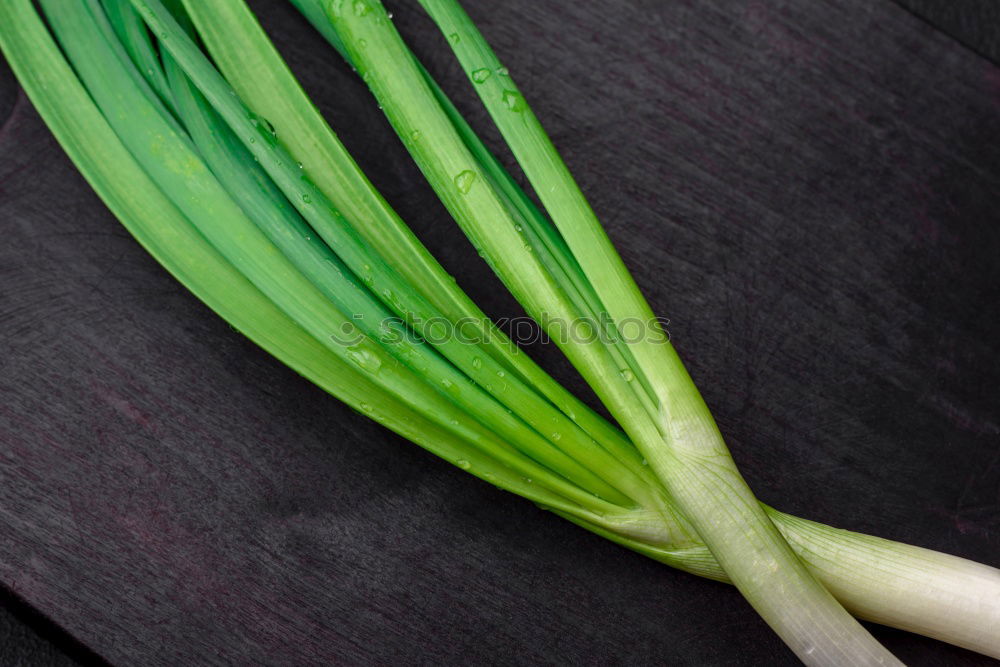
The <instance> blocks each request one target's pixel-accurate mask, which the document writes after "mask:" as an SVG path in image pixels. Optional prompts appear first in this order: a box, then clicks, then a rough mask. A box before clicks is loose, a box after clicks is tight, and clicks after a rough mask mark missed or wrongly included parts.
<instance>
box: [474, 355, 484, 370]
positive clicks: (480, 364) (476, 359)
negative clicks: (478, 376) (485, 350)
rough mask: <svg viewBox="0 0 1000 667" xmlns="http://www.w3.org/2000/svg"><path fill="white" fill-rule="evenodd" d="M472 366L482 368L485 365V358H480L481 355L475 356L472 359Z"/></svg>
mask: <svg viewBox="0 0 1000 667" xmlns="http://www.w3.org/2000/svg"><path fill="white" fill-rule="evenodd" d="M472 367H473V368H476V369H479V368H482V367H483V360H482V359H480V358H479V357H473V359H472Z"/></svg>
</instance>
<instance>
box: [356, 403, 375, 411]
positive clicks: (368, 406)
mask: <svg viewBox="0 0 1000 667" xmlns="http://www.w3.org/2000/svg"><path fill="white" fill-rule="evenodd" d="M359 407H360V408H361V409H362V410H364V411H365V412H373V411H374V410H375V408H373V407H372V406H371V404H370V403H362V404H361V405H360V406H359Z"/></svg>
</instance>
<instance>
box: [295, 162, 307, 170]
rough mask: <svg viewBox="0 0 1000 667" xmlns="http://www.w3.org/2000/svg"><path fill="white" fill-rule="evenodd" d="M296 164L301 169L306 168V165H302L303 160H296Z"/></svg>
mask: <svg viewBox="0 0 1000 667" xmlns="http://www.w3.org/2000/svg"><path fill="white" fill-rule="evenodd" d="M295 165H296V166H297V167H298V168H299V169H305V167H303V166H302V163H301V162H296V163H295Z"/></svg>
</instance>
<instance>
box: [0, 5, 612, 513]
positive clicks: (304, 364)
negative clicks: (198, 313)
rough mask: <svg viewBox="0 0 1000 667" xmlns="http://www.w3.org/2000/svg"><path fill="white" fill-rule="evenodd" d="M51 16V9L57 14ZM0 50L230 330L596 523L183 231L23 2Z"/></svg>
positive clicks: (387, 420) (500, 479) (125, 212)
mask: <svg viewBox="0 0 1000 667" xmlns="http://www.w3.org/2000/svg"><path fill="white" fill-rule="evenodd" d="M57 9H61V7H60V8H57ZM0 49H2V51H3V53H4V56H5V57H6V58H7V61H8V62H9V63H10V65H11V67H12V69H13V70H14V73H15V74H16V76H17V78H18V81H20V83H21V85H22V86H23V87H24V89H25V91H26V92H27V94H28V96H29V97H30V98H31V100H32V103H33V104H34V106H35V108H36V109H37V110H38V112H39V113H40V115H41V116H42V118H43V119H44V120H45V122H46V124H47V125H48V126H49V128H50V129H51V130H52V132H53V134H54V135H55V136H56V138H57V139H58V141H59V143H60V144H61V145H62V146H63V148H64V150H65V151H66V153H67V154H68V155H69V157H70V158H71V159H72V160H73V162H74V164H75V165H76V166H77V168H78V169H79V170H80V172H81V173H82V174H83V175H84V177H85V178H86V179H87V181H88V182H89V183H90V185H91V186H92V187H93V188H94V190H95V192H97V193H98V195H99V196H100V197H101V199H102V200H103V201H104V202H105V204H106V205H107V206H108V208H109V209H110V210H111V211H112V213H114V214H115V216H116V217H118V219H119V220H121V221H122V223H123V224H124V225H125V227H126V228H127V229H128V230H129V232H130V233H131V234H132V235H133V236H134V237H135V238H136V240H137V241H139V243H140V244H142V246H143V247H144V248H145V249H146V250H147V251H148V252H149V253H150V254H151V255H152V256H153V257H155V258H156V259H157V261H158V262H160V264H161V265H163V266H164V268H166V269H167V270H168V271H169V272H170V273H171V274H172V275H173V276H174V277H175V278H176V279H177V280H178V281H179V282H181V283H182V284H183V285H185V287H187V288H188V289H189V290H190V291H191V292H192V293H194V294H195V295H196V296H198V298H199V299H201V300H202V301H203V302H204V303H205V304H206V305H208V306H209V307H210V308H211V309H212V310H213V311H215V312H216V313H218V314H219V315H220V316H222V317H223V318H225V319H226V320H227V321H228V322H229V323H230V324H231V325H232V326H233V327H234V328H236V329H237V330H239V331H240V332H242V333H243V334H244V335H246V336H247V337H248V338H250V339H251V340H253V341H254V342H255V343H257V344H258V345H260V346H261V347H263V348H264V349H265V350H267V351H268V352H270V353H271V354H273V355H274V356H275V357H277V358H278V359H279V360H281V361H282V362H283V363H285V364H286V365H288V366H289V367H291V368H292V369H293V370H295V371H296V372H298V373H300V374H301V375H303V376H305V377H306V378H308V379H309V380H310V381H312V382H314V383H315V384H317V385H318V386H320V387H321V388H323V389H324V390H325V391H328V392H329V393H331V394H333V395H334V396H337V397H338V398H339V399H340V400H342V401H344V402H345V403H347V404H348V405H350V406H352V407H353V408H354V409H355V410H357V411H359V412H360V413H362V414H364V415H366V416H368V417H370V418H372V419H374V420H376V421H378V422H379V423H381V424H383V425H385V426H386V427H388V428H390V429H392V430H393V431H395V432H397V433H399V434H400V435H402V436H403V437H406V438H408V439H410V440H412V441H414V442H417V443H418V444H420V445H421V446H423V447H425V448H426V449H428V450H429V451H431V452H432V453H434V454H435V455H437V456H440V457H441V458H444V459H445V460H448V461H450V462H452V463H453V464H456V465H458V464H465V465H463V466H462V467H467V468H470V472H472V473H473V474H476V475H477V476H479V477H481V478H483V479H486V480H488V481H490V482H492V483H494V484H497V485H500V486H503V487H504V488H507V489H508V490H511V491H513V492H514V493H518V494H520V495H523V496H525V497H527V498H529V499H531V500H533V501H534V502H536V503H539V504H540V505H543V506H547V507H552V508H556V509H558V510H559V511H565V512H569V513H570V514H572V515H574V516H577V517H589V518H590V519H594V520H596V521H598V522H599V523H601V522H605V523H606V521H605V519H604V518H603V517H602V516H601V515H600V514H597V513H595V512H593V511H589V510H587V509H586V507H587V506H585V505H577V504H575V503H573V502H571V501H568V500H567V499H566V498H564V497H562V496H560V495H558V494H556V493H552V492H550V491H548V490H546V489H545V488H543V487H542V486H540V485H539V484H538V483H532V482H527V481H526V480H525V478H524V476H523V474H520V473H518V472H517V471H516V470H514V469H512V468H510V467H508V466H506V465H503V464H502V463H499V462H498V461H497V460H496V458H494V457H493V456H491V455H488V454H485V453H483V452H482V450H480V449H479V448H477V447H474V446H470V444H469V443H470V441H474V439H470V438H467V437H462V436H461V435H457V434H456V431H458V429H455V428H453V427H452V426H451V425H450V424H449V425H448V426H447V427H444V426H442V425H440V424H439V423H436V422H434V421H432V420H430V419H429V418H428V417H427V416H425V411H426V410H428V409H429V410H430V411H436V410H438V409H443V408H446V407H447V406H445V405H440V404H435V403H434V402H433V401H431V402H429V404H421V405H418V406H416V407H417V408H421V409H415V407H414V406H413V405H411V404H409V403H407V402H406V401H404V400H401V399H400V398H397V397H395V396H394V395H392V394H391V393H389V392H387V391H386V390H385V389H384V388H383V387H382V386H380V385H379V384H376V383H375V382H374V381H373V379H372V377H371V376H370V375H369V374H368V373H363V372H361V371H360V370H359V369H358V367H357V366H356V365H355V364H353V363H351V362H347V361H345V360H343V359H340V358H338V357H336V356H335V355H333V354H331V353H329V351H328V350H327V349H326V347H325V346H324V345H323V344H322V343H321V342H320V341H319V340H317V339H316V338H314V337H313V336H311V335H309V333H308V332H307V331H306V330H305V329H303V328H302V327H301V326H300V325H298V324H297V323H296V322H295V321H293V320H292V319H291V318H290V317H289V316H288V315H286V314H285V313H284V312H283V311H282V310H281V309H279V308H278V307H277V306H276V305H275V304H274V303H273V302H272V301H270V300H269V299H268V298H267V297H265V296H264V294H263V293H261V292H260V290H258V289H257V288H256V287H255V286H254V285H253V284H252V283H251V282H250V281H249V280H247V279H246V278H245V277H244V276H243V275H242V274H241V273H239V271H237V270H236V269H235V268H234V267H233V265H232V264H230V263H229V262H228V261H227V260H226V259H225V258H224V257H223V256H222V255H221V254H220V253H219V251H218V250H217V249H216V248H215V247H213V246H212V245H211V244H209V243H208V242H207V241H206V239H205V238H204V237H203V236H202V235H201V234H200V232H199V231H198V230H197V229H196V228H195V227H194V226H192V225H191V223H190V222H189V220H188V219H187V218H186V217H185V216H184V215H183V214H182V213H181V212H180V210H179V209H178V208H177V207H176V206H175V205H174V203H173V202H172V201H171V200H170V199H169V198H168V197H167V196H166V195H165V194H164V192H163V191H162V190H161V189H160V188H159V186H158V185H157V184H156V183H155V182H154V181H153V180H152V179H151V178H150V176H149V175H148V174H147V173H146V172H145V171H144V170H143V168H142V167H141V166H140V164H139V163H138V162H137V161H136V159H135V158H134V157H133V156H132V154H131V153H130V152H129V151H128V150H127V149H126V147H125V145H124V144H123V143H122V141H121V140H120V139H119V137H118V136H117V135H116V134H115V132H114V130H112V128H111V127H110V125H109V124H108V122H107V120H106V118H105V117H104V116H103V115H102V113H101V111H100V110H99V109H98V108H97V107H96V105H95V104H94V102H93V100H92V99H91V97H90V95H89V94H88V93H87V91H86V90H85V89H84V88H83V86H82V85H81V84H80V82H79V80H78V79H77V78H76V75H75V74H74V72H73V70H71V69H70V67H69V65H68V64H67V63H66V61H65V59H64V57H63V55H62V54H61V53H60V51H59V48H58V47H57V46H56V44H55V43H54V42H53V40H52V37H51V36H50V35H49V32H48V30H47V29H46V27H45V25H44V23H42V21H41V19H40V18H39V16H38V15H37V13H36V12H35V9H34V7H33V6H32V3H31V0H10V1H9V2H4V3H0Z"/></svg>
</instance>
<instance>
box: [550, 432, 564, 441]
mask: <svg viewBox="0 0 1000 667" xmlns="http://www.w3.org/2000/svg"><path fill="white" fill-rule="evenodd" d="M552 439H553V440H561V439H562V433H559V432H556V433H553V434H552Z"/></svg>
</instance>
